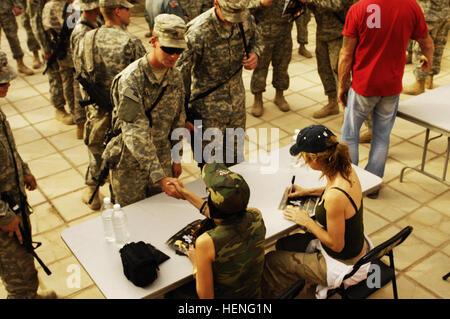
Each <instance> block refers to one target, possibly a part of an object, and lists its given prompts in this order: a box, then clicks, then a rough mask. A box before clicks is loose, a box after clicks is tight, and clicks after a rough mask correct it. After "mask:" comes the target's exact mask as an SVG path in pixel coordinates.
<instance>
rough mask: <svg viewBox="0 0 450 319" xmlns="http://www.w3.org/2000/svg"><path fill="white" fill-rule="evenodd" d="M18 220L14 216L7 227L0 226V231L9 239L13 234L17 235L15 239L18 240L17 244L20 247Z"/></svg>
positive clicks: (20, 237)
mask: <svg viewBox="0 0 450 319" xmlns="http://www.w3.org/2000/svg"><path fill="white" fill-rule="evenodd" d="M19 225H20V219H19V217H17V216H15V217H14V219H13V221H12V222H10V223H9V224H8V225H5V226H0V229H1V230H2V231H4V232H5V233H7V234H8V236H9V237H12V236H14V234H16V235H17V239H18V240H19V243H20V244H21V245H22V244H23V240H22V233H21V232H20V228H19Z"/></svg>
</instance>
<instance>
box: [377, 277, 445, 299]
mask: <svg viewBox="0 0 450 319" xmlns="http://www.w3.org/2000/svg"><path fill="white" fill-rule="evenodd" d="M397 293H398V298H399V299H435V298H436V296H435V295H433V294H431V293H430V292H429V291H428V290H426V289H424V288H422V286H420V285H418V284H417V283H416V282H414V281H413V280H411V279H409V278H407V277H406V276H402V275H400V276H397ZM393 298H394V293H393V291H392V283H391V282H389V283H388V284H387V285H385V286H384V287H382V288H381V289H379V290H378V291H376V292H374V293H373V294H372V295H371V296H370V297H369V298H368V299H393Z"/></svg>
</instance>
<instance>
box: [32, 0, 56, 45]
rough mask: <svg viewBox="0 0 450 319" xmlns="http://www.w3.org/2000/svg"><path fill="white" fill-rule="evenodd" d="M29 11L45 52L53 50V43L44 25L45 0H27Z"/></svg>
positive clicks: (33, 27)
mask: <svg viewBox="0 0 450 319" xmlns="http://www.w3.org/2000/svg"><path fill="white" fill-rule="evenodd" d="M26 1H27V12H28V14H29V16H30V24H31V29H32V30H33V34H34V35H35V36H36V38H37V39H38V41H39V44H40V45H41V47H42V50H43V51H44V53H49V52H51V45H50V42H49V40H48V38H47V35H46V34H45V31H44V26H43V25H42V8H43V7H44V5H43V0H26Z"/></svg>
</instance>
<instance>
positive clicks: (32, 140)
mask: <svg viewBox="0 0 450 319" xmlns="http://www.w3.org/2000/svg"><path fill="white" fill-rule="evenodd" d="M308 28H309V31H310V33H309V39H310V43H309V45H308V46H307V47H308V48H309V49H310V50H311V52H314V48H315V40H314V38H315V21H314V19H313V20H312V21H311V22H310V24H309V27H308ZM146 30H147V25H146V22H145V20H144V18H143V17H135V18H133V21H132V24H131V25H130V26H129V31H130V32H132V33H134V34H136V35H137V36H139V37H140V38H141V39H142V40H143V42H144V44H145V45H146V46H147V48H149V45H148V39H146V38H144V34H145V32H146ZM295 32H296V31H295V28H294V29H293V38H294V39H295V38H296V37H295ZM19 36H20V38H21V39H25V33H24V30H23V29H22V28H20V30H19ZM22 47H23V49H24V51H25V52H26V56H25V62H26V63H27V64H28V65H31V60H32V59H31V54H30V52H29V51H27V50H26V45H25V41H22ZM297 47H298V45H297V44H294V49H293V50H294V51H293V57H292V61H291V64H290V67H289V73H290V76H291V85H290V88H289V90H288V91H287V92H286V93H287V96H286V99H287V100H288V102H289V103H290V104H291V108H292V111H290V112H289V113H283V112H281V111H279V110H278V108H277V107H276V106H275V105H274V104H273V103H272V99H273V97H274V93H275V92H274V89H273V87H272V86H271V85H270V84H269V85H268V87H267V91H266V92H265V93H264V101H265V113H264V115H263V116H262V117H261V118H254V117H253V116H252V115H250V113H248V114H247V127H253V128H271V127H273V128H279V147H282V146H285V145H288V144H290V142H291V136H292V135H293V133H294V130H295V129H297V128H302V127H304V126H306V125H309V124H313V123H322V124H324V125H326V126H328V127H329V128H330V129H332V130H333V131H334V132H335V133H337V134H338V135H339V133H340V128H341V125H342V113H341V114H340V115H336V116H332V117H327V118H325V119H320V120H316V119H313V118H312V114H313V112H314V111H316V110H318V109H319V108H320V107H321V106H322V105H324V104H326V101H327V97H326V96H325V95H324V94H323V89H322V86H321V82H320V79H319V76H318V74H317V66H316V60H315V58H314V57H313V58H312V59H306V58H304V57H301V56H299V55H298V53H297ZM1 49H2V50H5V51H7V53H8V55H9V59H10V61H11V63H13V64H14V60H12V58H11V52H10V49H9V46H8V44H7V41H6V38H5V36H4V34H2V38H1ZM411 70H412V68H411V66H410V65H408V66H407V67H406V71H405V77H404V82H405V83H407V82H411V81H412V80H413V76H412V72H411ZM41 71H42V69H41V70H40V72H38V73H37V74H35V75H33V76H28V77H22V76H20V77H18V78H17V79H16V80H15V81H13V82H12V85H11V88H10V90H9V93H8V96H7V98H6V99H1V100H0V106H1V108H2V110H3V111H4V112H5V113H6V115H7V116H8V119H9V122H10V123H11V126H12V128H13V132H14V135H15V138H16V142H17V145H18V148H19V151H20V153H21V155H22V157H23V159H24V160H25V161H27V162H28V163H29V165H30V167H31V170H32V171H33V173H34V174H35V176H36V177H37V179H38V189H37V190H36V191H34V192H30V193H29V200H30V203H31V205H32V206H33V208H34V211H35V213H34V214H33V215H32V216H31V221H32V226H33V233H34V236H35V239H36V240H37V241H41V242H42V243H43V245H42V247H41V248H39V250H38V253H39V255H40V257H41V258H42V259H43V260H44V261H45V263H46V264H47V265H48V266H49V267H50V268H51V270H52V271H53V275H52V276H50V277H48V276H46V275H45V273H44V272H43V271H42V269H41V268H40V267H38V269H39V278H40V281H41V288H42V289H54V290H55V291H57V293H58V294H59V295H60V296H62V297H64V298H103V295H102V294H101V292H100V291H99V290H98V288H97V287H96V286H95V285H94V284H93V282H92V280H91V279H90V278H89V276H88V275H87V274H86V272H85V271H84V270H81V283H80V285H79V287H75V288H73V286H74V285H72V284H70V280H69V278H70V274H71V273H72V271H73V270H72V268H71V267H72V265H74V264H75V265H78V263H77V261H76V259H75V257H74V256H73V255H72V254H71V252H70V251H69V249H68V248H67V247H66V245H65V244H64V243H63V241H62V239H61V237H60V233H61V231H62V230H64V229H65V228H67V227H70V226H72V225H74V224H77V223H80V222H82V221H85V220H87V219H89V218H93V217H97V216H99V212H92V211H90V210H89V209H88V207H87V206H85V205H84V204H83V203H82V202H81V200H80V197H81V191H82V189H83V188H84V187H85V185H84V173H85V170H86V167H87V162H88V159H87V154H86V149H85V147H84V145H83V142H82V141H81V140H77V139H76V138H75V127H74V126H66V125H63V124H61V123H60V122H58V121H56V120H55V119H54V114H53V112H54V111H53V108H52V106H51V104H50V101H49V93H48V82H47V78H46V76H43V75H42V74H41ZM243 77H244V83H245V87H246V89H247V99H246V100H247V110H248V111H249V110H250V107H251V105H252V103H253V97H252V94H251V93H250V92H249V91H248V90H249V83H250V77H251V72H248V71H245V72H244V76H243ZM268 79H269V80H268V83H270V79H271V71H270V72H269V75H268ZM448 83H450V49H449V44H448V45H447V48H446V51H445V52H444V57H443V60H442V71H441V73H440V74H439V75H438V76H436V77H435V85H436V86H441V85H444V84H448ZM408 98H410V97H409V96H403V95H402V96H401V100H405V99H408ZM449 121H450V119H449ZM424 132H425V129H423V128H422V127H420V126H417V125H415V124H412V123H410V122H407V121H405V120H402V119H399V118H398V119H397V120H396V123H395V126H394V129H393V131H392V138H391V148H390V152H389V159H388V162H387V166H386V174H385V177H384V187H383V189H382V191H381V193H380V197H379V198H378V199H376V200H372V199H369V198H365V200H364V205H365V219H364V225H365V230H366V232H367V233H368V234H369V236H370V237H371V238H372V240H373V242H374V243H375V244H378V243H380V242H382V241H384V240H386V239H387V238H389V237H390V236H392V235H393V234H394V233H396V232H397V231H399V230H400V229H401V228H403V227H405V226H406V225H412V226H413V227H414V231H413V233H412V235H411V236H410V237H409V238H408V239H407V240H406V241H405V242H404V243H403V244H402V245H401V246H399V247H398V248H397V249H396V250H395V261H396V267H397V273H398V275H397V276H398V280H397V281H398V289H399V296H400V298H450V283H449V282H448V281H447V282H445V281H443V280H442V276H443V275H444V274H446V273H447V272H449V271H450V236H449V234H450V209H449V207H450V189H449V187H447V186H445V185H444V184H442V183H439V182H437V181H434V180H432V179H430V178H428V177H426V176H423V175H420V174H418V173H416V172H414V171H411V170H409V171H407V173H406V176H405V179H404V182H403V183H400V182H399V174H400V170H401V168H402V167H403V166H405V165H413V166H418V165H419V163H420V160H421V154H422V153H421V150H422V145H423V140H424ZM432 135H433V136H434V135H436V134H435V133H432ZM274 147H276V146H274ZM445 149H446V140H445V139H444V138H439V139H437V140H436V141H434V142H432V143H431V145H430V152H429V154H428V157H427V168H428V170H430V171H431V172H434V173H435V174H438V175H441V172H442V169H443V161H444V160H443V152H444V151H445ZM368 151H369V147H368V145H361V147H360V157H361V159H360V166H363V165H365V164H366V163H367V157H368ZM255 152H256V146H255V145H250V147H249V150H247V151H246V154H247V158H248V156H254V155H255ZM184 158H185V159H186V161H185V163H184V164H183V168H184V171H183V175H182V180H183V182H185V183H187V182H189V181H192V180H195V179H197V178H198V177H199V175H198V173H199V172H198V169H197V168H196V166H195V165H194V164H193V163H192V162H189V153H187V154H186V155H185V157H184ZM102 193H103V194H104V195H108V190H107V187H103V188H102ZM260 208H261V209H262V210H264V207H260ZM81 269H82V268H81ZM75 286H76V285H75ZM5 296H6V292H5V290H4V287H3V286H2V285H1V284H0V297H1V298H3V297H5ZM372 298H392V287H391V286H390V285H388V286H386V287H384V288H382V289H381V290H379V291H378V292H377V293H376V294H375V295H373V297H372Z"/></svg>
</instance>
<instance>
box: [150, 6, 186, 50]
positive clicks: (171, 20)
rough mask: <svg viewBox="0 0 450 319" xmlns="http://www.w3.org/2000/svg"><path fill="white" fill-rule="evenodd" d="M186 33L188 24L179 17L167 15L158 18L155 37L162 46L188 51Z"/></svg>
mask: <svg viewBox="0 0 450 319" xmlns="http://www.w3.org/2000/svg"><path fill="white" fill-rule="evenodd" d="M185 32H186V23H185V22H184V21H183V19H181V18H180V17H179V16H176V15H174V14H167V13H163V14H159V15H157V16H156V18H155V25H154V26H153V35H154V36H155V37H157V38H158V40H159V42H160V43H161V45H162V46H165V47H171V48H183V49H186V48H187V44H186V40H185V39H184V33H185Z"/></svg>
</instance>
